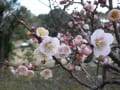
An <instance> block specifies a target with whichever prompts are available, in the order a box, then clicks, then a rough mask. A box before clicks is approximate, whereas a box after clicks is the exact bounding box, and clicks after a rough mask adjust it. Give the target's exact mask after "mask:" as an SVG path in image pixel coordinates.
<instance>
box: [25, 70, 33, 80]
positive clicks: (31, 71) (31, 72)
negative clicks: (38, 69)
mask: <svg viewBox="0 0 120 90" xmlns="http://www.w3.org/2000/svg"><path fill="white" fill-rule="evenodd" d="M34 75H35V73H34V71H33V70H27V72H26V76H27V77H29V78H32V77H33V76H34Z"/></svg>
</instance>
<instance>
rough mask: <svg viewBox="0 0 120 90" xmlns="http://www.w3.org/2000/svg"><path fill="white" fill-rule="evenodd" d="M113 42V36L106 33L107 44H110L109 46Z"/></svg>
mask: <svg viewBox="0 0 120 90" xmlns="http://www.w3.org/2000/svg"><path fill="white" fill-rule="evenodd" d="M113 40H114V38H113V36H112V34H110V33H105V41H106V44H108V45H110V44H112V42H113Z"/></svg>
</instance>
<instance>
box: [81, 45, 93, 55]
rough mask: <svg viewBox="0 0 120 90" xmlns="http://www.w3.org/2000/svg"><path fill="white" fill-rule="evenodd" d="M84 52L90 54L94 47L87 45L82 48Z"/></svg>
mask: <svg viewBox="0 0 120 90" xmlns="http://www.w3.org/2000/svg"><path fill="white" fill-rule="evenodd" d="M82 52H83V54H85V55H87V56H88V55H90V54H91V53H92V49H91V47H90V46H88V45H86V46H85V47H83V48H82Z"/></svg>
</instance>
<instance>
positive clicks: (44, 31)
mask: <svg viewBox="0 0 120 90" xmlns="http://www.w3.org/2000/svg"><path fill="white" fill-rule="evenodd" d="M48 34H49V32H48V30H47V29H45V28H43V27H39V28H37V29H36V35H37V36H40V37H42V36H48Z"/></svg>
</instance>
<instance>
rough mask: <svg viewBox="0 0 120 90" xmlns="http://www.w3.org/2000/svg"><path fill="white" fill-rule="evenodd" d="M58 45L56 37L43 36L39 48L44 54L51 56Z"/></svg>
mask: <svg viewBox="0 0 120 90" xmlns="http://www.w3.org/2000/svg"><path fill="white" fill-rule="evenodd" d="M59 45H60V41H59V40H58V39H57V38H52V37H44V39H43V41H42V43H40V46H39V50H40V51H41V52H42V53H43V54H45V55H46V56H53V55H55V54H56V53H57V51H58V47H59Z"/></svg>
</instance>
